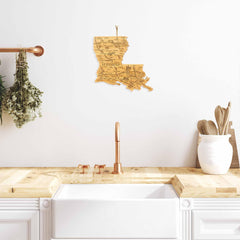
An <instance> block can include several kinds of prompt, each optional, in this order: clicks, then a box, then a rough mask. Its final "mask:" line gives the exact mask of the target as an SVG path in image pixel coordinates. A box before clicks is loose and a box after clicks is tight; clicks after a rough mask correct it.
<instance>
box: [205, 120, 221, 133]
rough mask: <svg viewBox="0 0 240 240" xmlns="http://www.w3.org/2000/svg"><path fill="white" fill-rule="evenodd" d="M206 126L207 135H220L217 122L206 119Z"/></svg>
mask: <svg viewBox="0 0 240 240" xmlns="http://www.w3.org/2000/svg"><path fill="white" fill-rule="evenodd" d="M204 128H205V131H206V133H207V135H218V130H217V127H216V124H215V123H214V122H213V121H212V120H209V121H205V122H204Z"/></svg>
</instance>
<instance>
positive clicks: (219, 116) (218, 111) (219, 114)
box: [215, 105, 225, 135]
mask: <svg viewBox="0 0 240 240" xmlns="http://www.w3.org/2000/svg"><path fill="white" fill-rule="evenodd" d="M224 115H225V114H224V109H223V108H222V107H221V106H219V105H218V106H217V107H216V108H215V119H216V122H217V125H218V133H219V135H222V134H223V120H224Z"/></svg>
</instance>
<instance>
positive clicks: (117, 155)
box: [113, 122, 123, 174]
mask: <svg viewBox="0 0 240 240" xmlns="http://www.w3.org/2000/svg"><path fill="white" fill-rule="evenodd" d="M122 173H123V170H122V164H121V163H120V123H119V122H116V123H115V163H114V168H113V174H122Z"/></svg>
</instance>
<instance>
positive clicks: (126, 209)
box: [52, 184, 179, 239]
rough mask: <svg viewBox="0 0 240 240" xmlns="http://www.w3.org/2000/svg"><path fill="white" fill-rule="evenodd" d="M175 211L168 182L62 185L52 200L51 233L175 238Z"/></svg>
mask: <svg viewBox="0 0 240 240" xmlns="http://www.w3.org/2000/svg"><path fill="white" fill-rule="evenodd" d="M178 212H179V199H178V197H177V195H176V193H175V191H174V189H173V187H172V185H171V184H75V185H74V184H66V185H62V186H61V187H60V188H59V190H58V191H57V193H56V194H55V196H54V198H53V200H52V227H53V228H52V229H53V232H52V235H53V238H94V239H96V238H111V239H113V238H128V239H129V238H138V239H140V238H160V239H161V238H168V239H175V238H177V234H178Z"/></svg>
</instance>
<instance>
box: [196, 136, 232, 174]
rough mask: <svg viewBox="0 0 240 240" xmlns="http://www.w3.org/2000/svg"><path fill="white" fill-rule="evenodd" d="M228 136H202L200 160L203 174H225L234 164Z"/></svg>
mask: <svg viewBox="0 0 240 240" xmlns="http://www.w3.org/2000/svg"><path fill="white" fill-rule="evenodd" d="M230 137H231V135H230V134H228V135H201V141H200V144H199V146H198V159H199V163H200V166H201V168H202V170H203V172H205V173H208V174H225V173H227V171H228V170H229V168H230V165H231V162H232V155H233V148H232V145H231V143H230V142H229V138H230Z"/></svg>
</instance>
